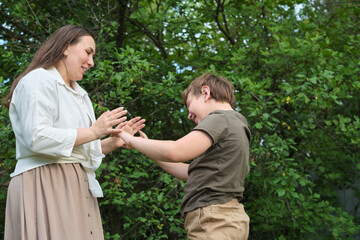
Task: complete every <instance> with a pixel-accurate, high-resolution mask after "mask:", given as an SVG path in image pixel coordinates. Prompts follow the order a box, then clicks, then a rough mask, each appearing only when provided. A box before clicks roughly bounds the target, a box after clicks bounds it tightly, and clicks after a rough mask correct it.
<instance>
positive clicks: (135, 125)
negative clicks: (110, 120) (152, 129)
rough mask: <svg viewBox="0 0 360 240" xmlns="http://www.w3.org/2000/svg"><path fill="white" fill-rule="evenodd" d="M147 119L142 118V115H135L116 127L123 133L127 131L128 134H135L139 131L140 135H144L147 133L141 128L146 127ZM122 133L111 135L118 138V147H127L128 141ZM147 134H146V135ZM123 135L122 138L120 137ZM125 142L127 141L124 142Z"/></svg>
mask: <svg viewBox="0 0 360 240" xmlns="http://www.w3.org/2000/svg"><path fill="white" fill-rule="evenodd" d="M145 121H146V120H145V119H142V118H141V117H134V118H132V119H131V120H129V121H127V122H123V123H121V124H119V125H118V126H117V127H116V129H120V130H121V133H123V132H125V133H126V134H128V135H129V136H131V137H132V136H133V135H134V134H135V133H137V132H139V133H140V136H142V137H143V135H145V133H143V132H142V131H141V129H143V128H144V127H145V124H144V123H145ZM121 133H115V134H111V135H110V137H112V138H114V139H116V138H117V141H116V147H126V148H128V147H127V144H126V141H125V140H124V139H123V138H122V137H121V136H120V134H121ZM145 136H146V135H145ZM120 137H121V138H120ZM124 142H125V143H124Z"/></svg>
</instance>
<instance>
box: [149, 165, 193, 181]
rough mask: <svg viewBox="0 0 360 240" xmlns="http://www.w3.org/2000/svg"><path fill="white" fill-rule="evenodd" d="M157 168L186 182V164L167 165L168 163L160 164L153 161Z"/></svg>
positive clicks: (187, 166)
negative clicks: (157, 165)
mask: <svg viewBox="0 0 360 240" xmlns="http://www.w3.org/2000/svg"><path fill="white" fill-rule="evenodd" d="M154 161H155V162H156V163H157V164H159V166H160V167H161V168H162V169H163V170H164V171H165V172H167V173H169V174H171V175H172V176H174V177H176V178H178V179H180V180H183V181H185V182H186V181H187V179H188V177H189V176H188V168H189V164H186V163H169V162H161V161H156V160H154Z"/></svg>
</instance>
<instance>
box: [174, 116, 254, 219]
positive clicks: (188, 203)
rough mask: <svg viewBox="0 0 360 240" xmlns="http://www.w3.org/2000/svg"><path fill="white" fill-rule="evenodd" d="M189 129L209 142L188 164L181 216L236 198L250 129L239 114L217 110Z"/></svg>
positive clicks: (239, 195)
mask: <svg viewBox="0 0 360 240" xmlns="http://www.w3.org/2000/svg"><path fill="white" fill-rule="evenodd" d="M193 131H204V132H205V133H207V134H208V135H209V136H210V137H211V138H212V140H213V145H212V146H211V147H210V148H209V149H208V150H207V151H206V152H204V153H203V154H201V155H200V156H198V157H197V158H195V159H194V160H193V161H192V162H191V163H190V165H189V170H188V174H189V178H188V180H187V181H186V184H185V187H184V198H183V201H182V204H181V214H182V215H184V213H186V212H188V211H192V210H194V209H196V208H200V207H205V206H208V205H214V204H223V203H226V202H228V201H230V200H231V199H233V198H237V199H239V201H240V200H241V199H242V194H243V192H244V181H245V177H246V175H247V174H248V172H249V141H250V131H249V129H248V126H247V121H246V119H245V117H244V116H243V115H241V114H240V113H238V112H236V111H232V110H228V111H225V110H217V111H214V112H212V113H210V114H209V115H208V116H206V117H205V118H204V119H203V120H202V121H201V122H200V123H199V124H198V125H197V126H196V127H195V128H194V129H193ZM194 144H196V143H194Z"/></svg>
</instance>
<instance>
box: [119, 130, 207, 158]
mask: <svg viewBox="0 0 360 240" xmlns="http://www.w3.org/2000/svg"><path fill="white" fill-rule="evenodd" d="M119 135H120V137H121V138H122V139H123V140H124V142H125V143H126V147H128V148H135V149H137V150H138V151H139V152H141V153H143V154H145V155H146V156H148V157H149V158H151V159H152V160H155V161H162V162H186V161H189V160H191V159H193V158H195V157H197V156H199V155H200V154H202V153H203V152H205V151H206V150H207V149H208V148H209V147H211V145H212V143H213V141H212V138H211V137H210V136H209V135H208V134H207V133H205V132H203V131H199V130H194V131H192V132H190V133H189V134H187V135H185V136H184V137H182V138H180V139H178V140H177V141H165V140H154V139H145V138H141V137H134V136H132V135H131V134H129V133H127V132H125V131H122V132H121V133H120V134H119Z"/></svg>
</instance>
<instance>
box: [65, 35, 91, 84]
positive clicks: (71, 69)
mask: <svg viewBox="0 0 360 240" xmlns="http://www.w3.org/2000/svg"><path fill="white" fill-rule="evenodd" d="M94 54H95V41H94V39H93V38H92V37H90V36H83V37H80V38H79V41H78V42H77V43H75V44H72V45H69V47H68V48H67V49H66V50H65V51H64V56H66V57H65V58H64V65H65V71H66V73H65V74H64V76H63V74H61V75H62V76H63V77H65V78H64V80H65V82H66V83H67V84H69V83H70V81H78V80H81V79H82V78H83V76H84V74H85V72H86V71H87V70H89V69H90V68H91V67H93V66H94V60H93V56H94Z"/></svg>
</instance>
